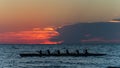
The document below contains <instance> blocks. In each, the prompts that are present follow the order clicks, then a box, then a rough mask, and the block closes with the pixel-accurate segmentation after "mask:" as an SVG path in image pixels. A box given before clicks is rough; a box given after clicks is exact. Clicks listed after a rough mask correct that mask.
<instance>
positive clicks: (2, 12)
mask: <svg viewBox="0 0 120 68" xmlns="http://www.w3.org/2000/svg"><path fill="white" fill-rule="evenodd" d="M119 7H120V0H0V43H28V41H29V43H42V44H43V43H51V42H50V41H49V40H48V38H49V37H51V36H55V35H57V33H56V31H55V30H52V29H53V27H54V28H56V27H59V26H64V25H68V24H74V23H76V22H96V21H110V20H112V19H114V18H120V9H119ZM36 27H37V28H36ZM46 27H52V28H50V29H48V28H46ZM44 28H45V29H44ZM31 29H33V30H31ZM39 29H40V30H39ZM41 29H43V30H41ZM34 30H35V31H34ZM36 30H39V31H36ZM49 32H50V33H49ZM43 35H44V36H43ZM11 39H12V40H11ZM15 40H18V41H15ZM22 40H23V41H22ZM53 43H56V42H53Z"/></svg>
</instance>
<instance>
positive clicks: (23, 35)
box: [0, 27, 59, 44]
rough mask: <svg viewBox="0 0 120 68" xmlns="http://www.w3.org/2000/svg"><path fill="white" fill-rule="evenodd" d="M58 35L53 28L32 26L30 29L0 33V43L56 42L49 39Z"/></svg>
mask: <svg viewBox="0 0 120 68" xmlns="http://www.w3.org/2000/svg"><path fill="white" fill-rule="evenodd" d="M57 35H59V33H58V32H56V31H55V30H54V28H51V27H49V28H44V29H40V28H33V30H30V31H19V32H6V33H0V43H1V44H57V43H58V42H51V41H50V40H49V39H50V38H51V37H53V36H57Z"/></svg>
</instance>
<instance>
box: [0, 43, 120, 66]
mask: <svg viewBox="0 0 120 68" xmlns="http://www.w3.org/2000/svg"><path fill="white" fill-rule="evenodd" d="M47 49H49V50H50V51H51V52H54V50H58V49H59V50H61V52H65V50H66V49H68V50H69V51H70V52H74V51H75V50H76V49H79V51H80V52H81V53H83V50H84V49H88V51H89V52H91V53H106V54H107V55H106V56H96V57H93V56H89V57H20V56H19V54H20V53H37V51H39V50H42V51H46V50H47ZM108 66H119V67H120V45H24V44H23V45H0V68H107V67H108Z"/></svg>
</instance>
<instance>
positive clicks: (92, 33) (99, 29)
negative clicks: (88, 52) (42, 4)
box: [51, 22, 120, 44]
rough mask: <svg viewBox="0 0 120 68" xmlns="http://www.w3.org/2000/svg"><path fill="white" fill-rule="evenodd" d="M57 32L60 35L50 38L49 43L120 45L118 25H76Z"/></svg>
mask: <svg viewBox="0 0 120 68" xmlns="http://www.w3.org/2000/svg"><path fill="white" fill-rule="evenodd" d="M57 31H58V32H59V33H60V35H59V36H56V37H53V38H51V41H63V42H62V44H80V43H81V44H82V43H85V44H87V43H88V44H90V43H92V44H98V43H99V44H102V43H120V42H119V41H120V23H112V22H95V23H78V24H73V25H67V26H64V27H62V28H58V29H57ZM83 40H88V41H87V42H83ZM90 40H93V41H90ZM96 40H97V41H96ZM108 41H109V42H108Z"/></svg>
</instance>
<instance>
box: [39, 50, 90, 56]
mask: <svg viewBox="0 0 120 68" xmlns="http://www.w3.org/2000/svg"><path fill="white" fill-rule="evenodd" d="M38 52H39V54H43V53H42V51H41V50H40V51H38ZM56 52H57V54H58V55H59V54H61V53H60V50H57V51H56ZM76 53H77V54H80V53H79V50H76ZM47 54H48V55H50V54H51V52H50V50H47ZM66 54H70V52H69V51H68V50H66ZM84 54H88V51H87V49H85V50H84Z"/></svg>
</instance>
